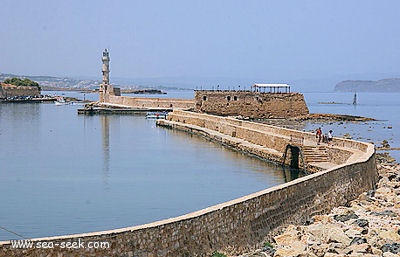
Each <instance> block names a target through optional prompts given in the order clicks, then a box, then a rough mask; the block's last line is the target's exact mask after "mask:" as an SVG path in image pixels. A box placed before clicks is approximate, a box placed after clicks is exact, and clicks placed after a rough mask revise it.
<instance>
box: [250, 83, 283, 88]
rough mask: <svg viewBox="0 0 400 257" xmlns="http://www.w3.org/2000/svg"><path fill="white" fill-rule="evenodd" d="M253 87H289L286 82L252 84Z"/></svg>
mask: <svg viewBox="0 0 400 257" xmlns="http://www.w3.org/2000/svg"><path fill="white" fill-rule="evenodd" d="M253 87H270V88H272V87H280V88H289V87H290V86H289V85H288V84H254V85H253Z"/></svg>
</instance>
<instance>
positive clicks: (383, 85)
mask: <svg viewBox="0 0 400 257" xmlns="http://www.w3.org/2000/svg"><path fill="white" fill-rule="evenodd" d="M334 90H335V91H336V92H400V78H391V79H381V80H377V81H373V80H345V81H342V82H340V83H338V84H336V86H335V89H334Z"/></svg>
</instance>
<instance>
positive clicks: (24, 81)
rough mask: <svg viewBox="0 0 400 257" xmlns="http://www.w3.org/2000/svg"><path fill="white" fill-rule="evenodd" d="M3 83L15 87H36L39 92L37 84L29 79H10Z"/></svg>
mask: <svg viewBox="0 0 400 257" xmlns="http://www.w3.org/2000/svg"><path fill="white" fill-rule="evenodd" d="M4 83H5V84H11V85H15V86H24V87H37V88H38V89H39V90H40V86H39V84H38V83H37V82H35V81H32V80H30V79H20V78H10V79H5V80H4Z"/></svg>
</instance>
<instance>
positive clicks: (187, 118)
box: [0, 111, 377, 257]
mask: <svg viewBox="0 0 400 257" xmlns="http://www.w3.org/2000/svg"><path fill="white" fill-rule="evenodd" d="M159 124H160V125H164V126H169V127H172V128H177V129H182V130H186V131H189V132H192V133H196V134H202V135H205V136H207V137H214V139H215V140H220V142H224V140H229V141H232V142H234V141H235V142H236V143H237V145H249V144H250V143H246V142H248V141H246V140H244V139H243V138H246V139H248V140H252V142H254V144H257V145H258V146H253V148H262V145H269V144H271V145H272V144H275V145H276V148H269V149H271V152H274V151H275V152H276V155H279V154H280V153H279V151H278V150H279V149H280V148H281V145H283V144H284V142H283V141H284V139H287V140H289V138H290V136H291V135H294V134H295V133H297V136H299V137H304V138H308V137H311V136H314V135H310V134H309V133H303V132H300V131H294V130H288V129H283V128H277V127H273V126H267V125H263V124H255V123H251V122H245V121H240V120H235V119H231V118H224V117H217V116H212V115H205V114H198V113H191V112H184V111H174V112H173V113H171V114H170V115H169V120H161V121H159ZM248 133H249V134H248ZM287 142H288V141H287ZM338 143H340V145H341V147H343V148H345V149H346V151H348V152H350V153H353V152H355V153H357V158H352V157H350V158H347V159H346V161H345V163H342V164H340V165H337V166H335V167H334V168H331V169H328V170H325V171H322V172H318V173H315V174H312V175H309V176H306V177H302V178H298V179H296V180H293V181H291V182H288V183H285V184H282V185H279V186H275V187H272V188H268V189H266V190H262V191H259V192H257V193H254V194H250V195H247V196H244V197H241V198H238V199H235V200H232V201H229V202H225V203H221V204H219V205H215V206H211V207H209V208H206V209H203V210H200V211H197V212H193V213H190V214H187V215H183V216H180V217H176V218H172V219H166V220H162V221H159V222H154V223H150V224H145V225H141V226H135V227H129V228H123V229H116V230H110V231H101V232H96V233H88V234H79V235H71V236H64V237H52V238H42V239H37V240H38V241H41V242H43V241H50V242H53V243H61V242H65V241H73V240H75V241H76V240H78V239H80V240H81V241H82V242H89V241H107V242H109V243H110V244H111V249H108V250H103V251H101V250H98V251H95V250H93V249H74V250H67V249H59V248H55V249H28V250H24V252H23V251H22V250H16V249H11V245H10V243H9V242H2V243H0V256H1V257H3V256H7V257H13V256H21V254H24V255H25V256H32V257H39V256H57V257H64V256H78V255H79V256H115V257H116V256H135V257H149V256H171V257H177V256H210V254H211V253H212V252H213V251H215V250H218V251H220V252H225V253H229V254H234V253H238V252H242V251H246V250H251V249H253V248H254V247H257V246H260V245H261V244H262V243H263V242H264V240H269V239H270V237H271V236H272V235H274V234H275V233H277V232H278V231H279V230H281V229H282V228H283V227H284V226H286V225H288V224H302V223H304V222H306V221H307V220H309V218H310V217H311V216H313V215H316V214H322V213H328V212H329V211H330V210H331V209H332V208H334V207H336V206H339V205H344V204H346V203H347V202H349V201H351V200H353V199H354V198H355V197H357V196H358V195H359V194H360V193H362V192H365V191H367V190H370V189H372V188H374V186H375V183H376V182H377V170H376V164H375V150H374V147H373V145H371V144H367V143H362V142H356V141H352V140H341V141H340V142H338ZM249 147H250V146H249ZM264 148H266V147H264ZM277 149H278V150H277ZM338 153H340V151H338ZM353 156H354V154H353ZM338 160H339V159H338ZM133 215H134V214H133ZM255 244H256V245H255Z"/></svg>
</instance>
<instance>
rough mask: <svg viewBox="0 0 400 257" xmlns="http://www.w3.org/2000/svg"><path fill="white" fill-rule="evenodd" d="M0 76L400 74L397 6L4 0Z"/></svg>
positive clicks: (363, 1) (340, 1) (257, 0)
mask: <svg viewBox="0 0 400 257" xmlns="http://www.w3.org/2000/svg"><path fill="white" fill-rule="evenodd" d="M1 10H2V12H1V15H0V35H1V39H0V73H13V74H20V75H49V76H69V77H77V76H92V77H96V76H97V77H100V76H101V56H102V51H103V50H104V48H108V49H109V51H110V57H111V62H110V66H111V77H112V76H114V77H122V78H146V77H205V78H207V77H225V78H250V79H251V78H262V79H265V80H270V81H284V80H287V79H306V78H327V77H343V78H346V76H347V77H348V78H352V79H370V78H372V77H373V78H376V79H378V78H379V77H380V76H381V77H382V78H384V77H387V76H392V77H393V76H400V71H399V67H400V25H399V24H400V22H399V19H400V1H398V0H382V1H375V0H374V1H371V0H350V1H349V0H335V1H333V0H332V1H320V0H302V1H295V0H292V1H291V0H286V1H278V0H276V1H269V0H248V1H244V0H213V1H211V0H201V1H197V0H168V1H161V0H153V1H152V0H148V1H144V0H143V1H135V0H126V1H125V0H121V1H103V0H96V1H90V0H64V1H54V0H35V1H33V0H1Z"/></svg>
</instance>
